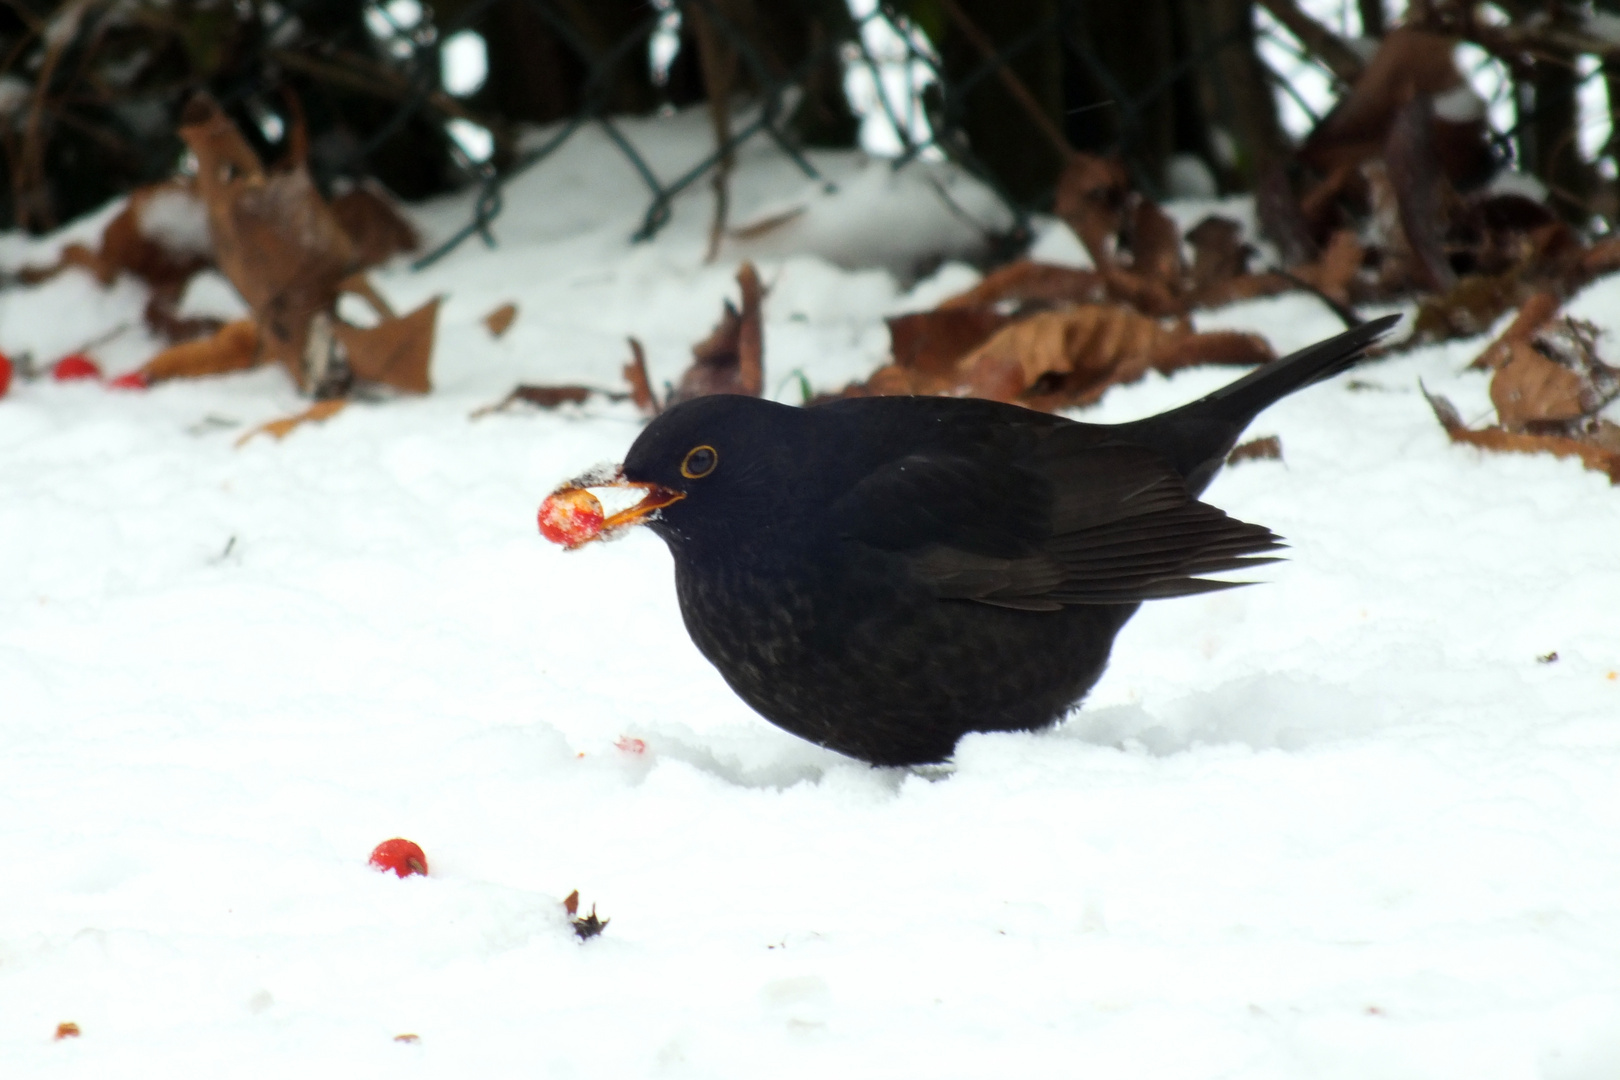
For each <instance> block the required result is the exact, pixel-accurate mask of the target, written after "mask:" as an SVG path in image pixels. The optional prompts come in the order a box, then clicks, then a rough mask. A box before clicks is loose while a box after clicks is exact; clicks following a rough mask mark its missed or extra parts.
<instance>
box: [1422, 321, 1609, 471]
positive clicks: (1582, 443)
mask: <svg viewBox="0 0 1620 1080" xmlns="http://www.w3.org/2000/svg"><path fill="white" fill-rule="evenodd" d="M1557 308H1558V303H1557V300H1556V298H1554V297H1552V296H1551V295H1550V294H1547V293H1538V294H1536V295H1535V296H1533V297H1532V298H1531V299H1530V300H1529V301H1527V302H1526V303H1525V304H1524V306H1523V307H1521V308H1520V311H1519V315H1518V317H1517V318H1515V319H1514V321H1513V323H1512V324H1511V325H1510V326H1509V327H1508V328H1507V330H1505V331H1504V332H1503V333H1502V336H1501V337H1499V338H1498V339H1497V340H1496V341H1494V342H1492V343H1491V345H1490V346H1489V347H1488V348H1486V350H1485V351H1484V352H1483V353H1481V354H1480V356H1479V357H1478V359H1476V360H1475V362H1474V366H1475V367H1482V368H1487V369H1490V370H1491V372H1492V375H1491V404H1492V405H1494V406H1495V407H1496V417H1497V422H1496V423H1495V424H1494V425H1491V426H1489V427H1485V428H1478V429H1474V428H1469V427H1468V426H1467V424H1465V423H1464V422H1463V420H1462V418H1461V416H1460V415H1459V414H1458V413H1457V410H1456V408H1455V407H1453V406H1452V404H1451V403H1450V402H1449V401H1447V400H1446V399H1444V398H1442V397H1438V396H1435V395H1431V394H1428V392H1427V391H1425V392H1424V394H1425V396H1426V397H1427V398H1428V400H1429V405H1430V407H1431V408H1433V409H1434V414H1435V417H1436V418H1437V419H1438V420H1439V421H1440V424H1441V426H1442V427H1444V428H1445V429H1446V433H1447V434H1448V435H1450V436H1451V438H1452V440H1453V441H1454V442H1461V443H1467V444H1469V445H1471V446H1479V447H1482V448H1484V449H1487V450H1498V451H1511V452H1517V453H1550V454H1554V455H1556V456H1559V457H1578V458H1580V459H1581V461H1583V462H1584V463H1585V464H1586V467H1587V468H1589V469H1596V470H1598V471H1600V472H1603V473H1606V474H1607V475H1608V476H1609V479H1610V480H1611V481H1612V482H1615V483H1620V425H1616V424H1614V423H1612V422H1610V421H1608V420H1605V419H1603V418H1602V417H1600V416H1599V415H1598V413H1599V412H1600V410H1602V409H1603V407H1604V406H1605V405H1607V404H1608V403H1609V402H1610V401H1612V400H1614V398H1615V397H1616V396H1620V369H1617V368H1613V367H1610V366H1609V365H1607V364H1605V363H1604V362H1603V361H1602V360H1600V359H1599V358H1598V355H1597V328H1596V327H1594V326H1592V324H1590V323H1587V322H1582V321H1580V320H1578V319H1573V318H1570V317H1569V316H1567V315H1563V316H1560V315H1558V314H1557Z"/></svg>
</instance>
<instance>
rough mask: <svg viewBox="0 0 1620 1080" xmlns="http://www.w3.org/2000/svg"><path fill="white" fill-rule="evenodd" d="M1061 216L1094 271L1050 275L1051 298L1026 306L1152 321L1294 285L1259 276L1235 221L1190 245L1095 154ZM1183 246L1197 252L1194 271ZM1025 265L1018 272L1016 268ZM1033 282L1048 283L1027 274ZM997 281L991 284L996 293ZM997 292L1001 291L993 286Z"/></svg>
mask: <svg viewBox="0 0 1620 1080" xmlns="http://www.w3.org/2000/svg"><path fill="white" fill-rule="evenodd" d="M1054 208H1055V210H1056V212H1057V215H1058V216H1059V217H1060V218H1062V219H1063V221H1064V222H1065V223H1066V224H1067V225H1068V226H1069V228H1070V229H1071V230H1073V232H1074V234H1075V236H1077V237H1078V238H1079V240H1080V243H1081V244H1082V245H1084V247H1085V249H1086V251H1087V253H1088V254H1090V256H1091V261H1092V263H1093V265H1094V266H1095V269H1094V270H1083V271H1068V274H1069V275H1084V277H1079V276H1072V277H1071V278H1070V279H1069V280H1063V279H1062V278H1061V277H1060V276H1059V275H1058V274H1056V271H1057V270H1058V268H1057V267H1046V268H1042V270H1043V272H1044V274H1045V275H1046V276H1047V278H1048V279H1049V280H1047V281H1045V282H1042V284H1045V285H1046V286H1047V288H1046V290H1045V292H1044V293H1035V292H1031V293H1029V294H1028V295H1026V296H1025V297H1022V298H1023V299H1028V300H1043V301H1047V302H1051V301H1054V300H1066V301H1073V302H1078V301H1081V300H1097V301H1100V300H1113V301H1117V302H1120V303H1124V304H1129V305H1130V306H1131V307H1133V308H1135V309H1136V310H1138V311H1140V312H1141V313H1142V314H1144V315H1150V316H1181V315H1185V314H1187V312H1189V311H1191V310H1192V309H1193V308H1197V307H1214V306H1218V305H1220V304H1226V303H1231V302H1232V301H1234V300H1244V299H1252V298H1254V297H1258V296H1269V295H1272V294H1274V293H1279V292H1284V291H1286V290H1288V289H1290V288H1293V287H1294V285H1293V284H1292V283H1291V282H1289V281H1288V280H1287V279H1286V278H1283V277H1280V276H1278V275H1276V274H1269V273H1253V272H1251V271H1250V268H1249V260H1250V258H1251V257H1252V256H1253V254H1254V249H1253V248H1252V247H1251V246H1250V245H1249V244H1247V243H1245V242H1244V241H1243V238H1242V228H1241V227H1240V226H1239V225H1238V224H1237V222H1235V221H1231V220H1228V219H1225V218H1220V217H1214V216H1211V217H1209V218H1206V219H1205V220H1204V221H1202V222H1200V223H1199V224H1198V225H1196V226H1195V227H1194V228H1193V229H1192V230H1191V231H1189V232H1188V233H1187V235H1186V236H1185V237H1183V236H1182V235H1181V234H1180V230H1178V229H1177V227H1176V224H1175V222H1174V221H1173V220H1172V219H1171V218H1170V216H1169V215H1168V214H1166V213H1165V212H1164V210H1163V209H1161V208H1160V207H1159V205H1158V204H1157V203H1155V202H1154V201H1153V200H1152V199H1150V198H1148V197H1147V196H1145V195H1143V194H1142V193H1141V192H1138V191H1135V190H1133V189H1132V188H1131V186H1130V181H1129V177H1128V175H1127V174H1126V172H1125V168H1124V166H1123V165H1122V164H1121V163H1120V162H1118V161H1117V160H1113V159H1109V158H1102V157H1098V156H1096V155H1094V154H1074V155H1072V156H1071V157H1070V159H1069V163H1068V165H1067V166H1066V167H1065V169H1064V171H1063V174H1062V176H1061V177H1059V179H1058V187H1057V193H1056V198H1055V203H1054ZM1183 241H1185V243H1186V245H1187V246H1189V247H1190V248H1191V249H1192V253H1193V259H1192V264H1191V265H1190V266H1189V265H1188V264H1187V262H1186V260H1185V259H1184V258H1183V254H1182V246H1183ZM1015 265H1017V264H1015ZM1020 273H1021V274H1022V275H1023V276H1025V277H1026V278H1028V279H1029V280H1030V281H1031V282H1036V281H1040V278H1041V275H1040V274H1037V273H1035V272H1033V271H1028V270H1025V271H1021V272H1020ZM989 281H990V279H987V283H986V284H987V285H989ZM989 287H991V288H994V287H995V286H993V285H989Z"/></svg>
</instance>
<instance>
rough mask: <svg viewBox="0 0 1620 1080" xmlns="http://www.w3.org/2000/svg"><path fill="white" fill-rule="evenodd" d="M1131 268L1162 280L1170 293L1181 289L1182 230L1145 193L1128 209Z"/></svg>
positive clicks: (1153, 278)
mask: <svg viewBox="0 0 1620 1080" xmlns="http://www.w3.org/2000/svg"><path fill="white" fill-rule="evenodd" d="M1130 241H1131V269H1132V270H1134V271H1136V272H1137V273H1138V274H1141V275H1142V276H1143V277H1146V278H1149V279H1151V280H1153V281H1157V282H1160V283H1162V284H1163V285H1164V286H1165V287H1166V288H1167V289H1168V290H1169V291H1170V292H1171V293H1176V292H1179V291H1180V290H1181V276H1182V262H1181V230H1180V229H1179V228H1177V227H1176V223H1175V221H1174V219H1172V218H1171V217H1170V215H1169V214H1166V213H1165V212H1164V211H1163V210H1161V209H1160V208H1159V204H1158V203H1156V202H1154V201H1153V200H1152V199H1149V198H1146V197H1145V196H1141V197H1138V198H1137V200H1136V206H1135V208H1134V209H1133V211H1132V213H1131V233H1130Z"/></svg>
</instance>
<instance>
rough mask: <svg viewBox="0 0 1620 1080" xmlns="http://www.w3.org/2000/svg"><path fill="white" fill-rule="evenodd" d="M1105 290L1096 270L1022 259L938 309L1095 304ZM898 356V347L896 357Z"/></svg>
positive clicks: (987, 276) (891, 321)
mask: <svg viewBox="0 0 1620 1080" xmlns="http://www.w3.org/2000/svg"><path fill="white" fill-rule="evenodd" d="M1104 290H1105V287H1104V284H1103V279H1102V275H1101V274H1099V273H1098V272H1097V271H1095V270H1080V269H1077V268H1075V267H1072V266H1053V265H1051V264H1049V263H1038V262H1032V261H1031V260H1029V259H1019V260H1018V261H1017V262H1010V263H1008V264H1007V265H1006V266H1003V267H1000V268H999V269H996V270H992V271H991V272H990V273H988V274H986V275H985V276H984V279H983V280H982V281H980V282H979V283H978V284H977V285H975V286H973V288H971V289H969V290H967V291H966V292H962V293H957V294H956V295H955V296H953V297H951V298H949V299H948V300H945V301H942V302H941V303H940V305H939V307H938V308H937V309H936V310H938V311H949V310H952V309H955V308H990V307H995V306H997V305H1000V304H1014V305H1020V306H1021V305H1024V304H1043V305H1046V304H1051V305H1062V304H1094V303H1098V302H1099V301H1101V300H1102V299H1103V298H1104ZM904 317H905V316H902V318H904ZM889 326H890V331H891V333H892V332H893V328H894V320H893V319H891V320H889ZM975 344H977V343H975ZM970 348H971V346H970ZM963 351H964V352H965V351H966V350H963ZM899 355H900V352H899V351H898V347H897V351H896V352H895V356H896V357H898V356H899ZM958 355H960V354H958Z"/></svg>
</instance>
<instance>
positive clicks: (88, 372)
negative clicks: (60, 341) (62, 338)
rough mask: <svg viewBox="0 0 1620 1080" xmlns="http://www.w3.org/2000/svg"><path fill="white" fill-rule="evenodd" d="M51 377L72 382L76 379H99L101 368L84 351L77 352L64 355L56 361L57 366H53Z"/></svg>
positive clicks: (59, 380)
mask: <svg viewBox="0 0 1620 1080" xmlns="http://www.w3.org/2000/svg"><path fill="white" fill-rule="evenodd" d="M51 378H53V379H55V380H56V381H57V382H71V381H73V380H74V379H99V378H101V368H99V367H97V366H96V362H95V361H94V360H92V359H90V358H89V357H88V356H86V355H84V353H77V352H76V353H74V354H73V355H71V356H64V357H62V359H60V360H58V361H57V362H56V366H55V367H53V368H51Z"/></svg>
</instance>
